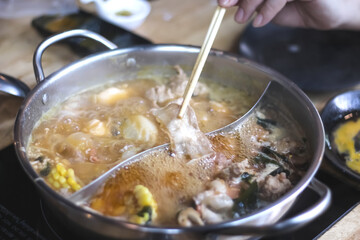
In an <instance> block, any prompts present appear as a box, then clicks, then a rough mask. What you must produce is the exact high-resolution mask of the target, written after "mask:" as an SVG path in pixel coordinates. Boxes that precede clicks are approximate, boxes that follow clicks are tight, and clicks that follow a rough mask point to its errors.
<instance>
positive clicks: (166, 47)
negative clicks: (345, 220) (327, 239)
mask: <svg viewBox="0 0 360 240" xmlns="http://www.w3.org/2000/svg"><path fill="white" fill-rule="evenodd" d="M154 50H156V51H160V52H166V51H172V52H181V53H192V54H194V53H198V52H199V50H200V48H199V47H196V46H191V45H179V44H154V45H139V46H135V47H130V48H123V49H114V50H107V51H105V52H100V53H95V54H92V55H90V56H87V57H85V58H83V59H80V60H77V61H74V62H72V63H70V64H69V65H67V66H64V67H62V68H61V69H59V70H57V71H56V72H54V73H52V74H50V75H49V76H47V77H46V78H45V80H44V81H42V82H40V83H39V84H37V85H36V86H35V87H34V88H33V89H32V90H31V91H30V93H29V94H28V95H27V96H26V98H25V99H24V102H23V104H22V105H21V107H20V110H19V112H18V115H17V117H16V121H15V127H14V145H15V150H16V154H17V157H18V159H19V161H20V163H21V166H22V167H23V169H24V170H25V172H26V173H27V175H28V176H29V177H30V179H31V180H32V181H34V182H35V185H37V186H38V187H39V189H41V191H43V192H44V193H45V194H48V195H50V196H51V197H52V198H54V199H55V200H57V201H59V202H60V203H62V204H65V205H66V206H68V207H71V208H72V209H73V210H78V211H81V212H85V213H86V214H89V219H91V218H96V219H99V220H101V221H103V222H105V223H106V222H109V223H114V222H116V224H119V225H121V226H124V227H126V228H130V229H133V230H138V231H142V232H150V233H164V234H177V233H182V232H208V231H210V230H211V231H214V230H217V229H221V228H224V227H236V226H239V225H242V224H244V223H245V222H247V221H250V220H252V219H256V218H259V215H260V214H263V213H264V212H271V211H272V210H273V208H274V207H275V206H276V205H278V204H279V203H281V202H283V201H284V200H286V199H293V198H296V197H298V195H299V194H300V193H301V192H302V191H303V190H304V189H305V188H306V187H307V186H308V184H309V183H310V181H311V180H312V179H313V177H314V175H315V173H316V172H317V170H318V168H319V167H320V164H321V160H322V156H323V154H324V149H325V133H324V127H323V124H322V121H321V118H320V115H319V113H318V111H317V110H316V108H315V106H314V105H313V103H312V102H311V100H310V99H309V98H308V96H307V95H306V94H305V93H304V92H303V91H302V90H301V89H300V88H299V87H298V86H297V85H296V84H295V83H293V82H291V81H290V80H288V79H287V78H286V77H284V76H282V75H281V74H279V73H277V72H276V71H274V70H272V69H270V68H268V67H265V66H263V65H261V64H258V63H255V62H253V61H251V60H248V59H245V58H242V57H239V56H238V55H236V54H233V53H228V52H224V51H221V50H211V51H210V54H209V55H210V56H216V57H221V58H225V59H228V60H231V61H235V62H238V63H240V64H245V65H246V66H247V67H250V68H251V69H253V70H257V71H260V72H262V73H265V74H266V75H268V76H272V79H275V81H276V82H279V83H280V84H281V85H282V86H285V87H287V89H288V90H289V91H290V92H291V93H292V94H293V95H294V97H298V98H300V99H301V100H302V101H303V102H304V105H305V106H307V108H308V111H309V114H310V116H309V117H311V118H312V119H313V121H314V126H315V127H316V129H318V132H317V135H318V138H319V143H318V144H319V146H318V147H317V148H316V149H314V155H313V157H312V162H311V165H310V166H309V167H308V169H307V171H306V173H305V175H304V176H303V177H302V178H301V180H300V181H299V182H298V183H297V184H296V185H295V186H294V188H292V189H291V190H290V191H288V192H287V193H286V194H285V195H283V196H282V197H280V198H279V199H277V200H276V201H275V202H273V203H270V204H268V205H267V206H265V207H263V208H260V209H257V210H255V211H253V212H252V213H251V214H249V215H246V216H244V217H242V218H239V219H232V220H229V221H224V222H221V223H217V224H208V225H205V226H200V227H158V226H143V225H138V224H133V223H129V222H126V221H123V220H121V221H114V218H111V217H106V216H103V215H101V214H99V213H96V212H95V211H91V210H88V209H86V208H84V207H82V206H79V205H77V204H75V203H74V202H72V201H70V200H69V199H67V198H66V197H63V196H62V195H60V194H58V193H57V192H56V191H54V190H53V189H51V188H50V187H49V186H48V185H47V184H46V183H45V181H44V180H43V178H41V177H40V176H39V175H38V174H37V173H36V172H35V170H34V168H33V167H32V166H31V164H30V161H29V160H28V159H27V156H26V147H27V146H24V145H23V144H22V141H21V139H23V137H24V136H23V134H22V130H21V128H22V127H21V124H20V123H21V120H22V119H24V117H25V116H24V112H25V109H26V108H28V107H29V105H30V104H31V99H32V98H33V96H34V95H35V94H37V92H38V90H39V89H40V88H46V86H47V85H49V84H50V83H51V82H53V81H56V79H59V78H61V77H62V75H64V72H65V71H64V70H65V69H66V70H72V69H77V68H79V67H81V66H82V65H85V64H89V63H91V62H96V60H97V59H100V58H104V57H106V58H110V57H114V56H118V55H124V54H127V53H131V52H137V51H154ZM272 81H273V80H272Z"/></svg>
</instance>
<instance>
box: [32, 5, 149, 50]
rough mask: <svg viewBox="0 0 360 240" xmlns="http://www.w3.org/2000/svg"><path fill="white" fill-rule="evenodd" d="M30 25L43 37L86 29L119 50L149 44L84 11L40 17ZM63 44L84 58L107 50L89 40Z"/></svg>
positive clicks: (147, 41)
mask: <svg viewBox="0 0 360 240" xmlns="http://www.w3.org/2000/svg"><path fill="white" fill-rule="evenodd" d="M31 24H32V26H33V27H34V28H35V29H36V30H38V31H39V33H40V34H41V35H43V36H44V37H48V36H51V35H54V34H57V33H60V32H64V31H67V30H72V29H86V30H90V31H93V32H96V33H99V34H100V35H102V36H104V37H105V38H107V39H108V40H110V41H112V42H113V43H115V44H116V45H117V46H118V47H119V48H126V47H132V46H134V45H143V44H151V42H150V41H149V40H148V39H145V38H143V37H140V36H138V35H136V34H134V33H132V32H130V31H127V30H125V29H123V28H120V27H118V26H115V25H113V24H111V23H108V22H106V21H104V20H102V19H100V18H98V17H97V16H95V15H92V14H90V13H87V12H85V11H79V12H78V13H74V14H69V15H64V16H58V15H48V16H47V15H46V16H41V17H38V18H35V19H33V20H32V22H31ZM64 42H66V43H67V44H69V45H70V47H71V48H72V50H73V51H74V52H76V53H77V54H79V55H80V56H86V55H88V54H91V53H95V52H99V51H104V50H107V48H106V47H104V46H103V45H102V44H99V43H97V42H95V41H92V40H90V39H84V38H71V39H67V40H64Z"/></svg>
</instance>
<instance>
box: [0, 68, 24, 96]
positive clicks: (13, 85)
mask: <svg viewBox="0 0 360 240" xmlns="http://www.w3.org/2000/svg"><path fill="white" fill-rule="evenodd" d="M0 92H4V93H8V94H11V95H13V96H17V97H21V98H25V97H26V95H27V94H28V93H29V92H30V88H29V87H28V86H27V85H26V84H25V83H23V82H21V81H20V80H18V79H16V78H13V77H10V76H9V75H6V74H3V73H0Z"/></svg>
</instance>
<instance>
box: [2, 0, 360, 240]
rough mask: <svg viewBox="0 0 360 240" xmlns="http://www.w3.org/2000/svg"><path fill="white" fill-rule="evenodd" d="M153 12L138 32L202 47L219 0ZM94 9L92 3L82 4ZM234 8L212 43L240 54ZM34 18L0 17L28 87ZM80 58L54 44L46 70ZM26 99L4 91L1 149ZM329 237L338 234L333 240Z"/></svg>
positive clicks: (14, 68) (172, 4)
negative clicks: (88, 4)
mask: <svg viewBox="0 0 360 240" xmlns="http://www.w3.org/2000/svg"><path fill="white" fill-rule="evenodd" d="M151 5H152V10H151V13H150V15H149V16H148V18H147V19H146V21H145V22H144V23H143V25H141V26H140V27H139V28H137V29H136V30H135V31H134V32H135V33H137V34H138V35H141V36H144V37H146V38H148V39H149V40H151V41H152V42H154V43H176V44H190V45H201V44H202V41H203V39H204V37H205V33H206V31H207V28H208V25H209V23H210V20H211V17H212V14H213V12H214V10H215V7H216V1H215V0H211V1H209V0H196V1H194V0H182V1H177V0H161V1H160V0H158V1H152V2H151ZM82 7H84V8H86V9H87V10H90V11H91V10H93V7H92V6H82ZM234 13H235V9H230V10H228V11H227V13H226V15H225V18H224V20H223V23H222V26H221V28H220V31H219V33H218V36H217V38H216V40H215V43H214V46H213V47H214V48H216V49H220V50H225V51H232V52H236V51H237V47H238V41H239V37H240V35H241V32H242V31H243V29H244V25H239V24H237V23H235V22H234V20H233V16H234ZM30 21H31V18H21V19H14V20H4V19H0V26H1V27H0V54H1V57H0V72H2V73H6V74H8V75H11V76H14V77H16V78H19V79H21V80H22V81H23V82H25V83H26V84H27V85H28V86H30V87H33V86H34V85H35V78H34V74H33V66H32V56H33V53H34V50H35V48H36V46H37V45H38V44H39V43H40V41H41V40H42V38H41V37H40V36H39V35H38V34H37V32H36V31H35V30H34V29H33V28H32V27H31V26H30ZM76 59H78V56H76V55H75V54H74V53H72V52H71V51H70V50H69V49H68V48H67V47H65V46H62V45H55V46H52V47H51V48H49V49H48V50H47V51H46V53H45V55H44V57H43V66H44V70H45V74H49V73H52V72H54V71H55V70H57V69H59V68H60V67H62V66H64V65H66V64H68V63H70V62H73V61H74V60H76ZM335 94H337V93H336V92H334V93H327V94H321V95H319V94H316V95H315V94H312V95H310V97H311V99H312V100H313V102H314V103H315V105H316V106H317V108H318V109H321V108H322V107H323V106H324V103H325V102H326V101H327V100H328V99H329V98H330V97H332V96H334V95H335ZM21 102H22V100H21V99H19V98H16V97H11V96H9V95H6V94H0V113H1V114H0V139H1V142H0V149H3V148H4V147H6V146H8V145H9V144H11V142H12V139H13V137H12V127H13V123H14V118H15V116H16V113H17V111H18V108H19V106H20V104H21ZM358 217H360V208H359V207H357V208H356V209H354V210H353V211H352V212H351V213H350V214H349V215H348V216H347V217H345V218H344V219H343V220H342V221H340V222H339V223H338V224H337V225H336V226H335V227H333V228H332V229H331V230H330V231H329V235H327V237H325V238H324V239H353V238H352V236H355V235H354V234H355V233H356V232H357V231H360V227H358V224H353V225H356V226H357V227H355V228H348V224H351V223H353V222H354V221H355V222H356V219H358ZM330 236H332V237H334V236H336V238H335V237H334V238H331V237H330Z"/></svg>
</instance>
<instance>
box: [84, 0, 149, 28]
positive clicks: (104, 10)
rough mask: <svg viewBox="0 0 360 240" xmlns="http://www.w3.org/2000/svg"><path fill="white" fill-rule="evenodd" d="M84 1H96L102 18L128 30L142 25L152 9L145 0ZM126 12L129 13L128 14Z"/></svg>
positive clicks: (88, 0)
mask: <svg viewBox="0 0 360 240" xmlns="http://www.w3.org/2000/svg"><path fill="white" fill-rule="evenodd" d="M82 2H83V3H89V2H95V5H96V10H97V13H98V14H99V16H100V17H101V18H102V19H104V20H106V21H108V22H110V23H113V24H115V25H117V26H120V27H123V28H125V29H128V30H132V29H135V28H137V27H138V26H140V25H141V24H142V23H143V22H144V20H145V18H146V17H147V16H148V15H149V13H150V9H151V7H150V4H149V3H148V2H147V1H144V0H107V1H103V0H82ZM121 13H124V15H122V14H121ZM125 13H129V15H128V16H126V14H125Z"/></svg>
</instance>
